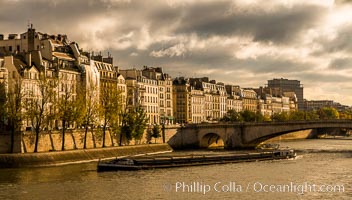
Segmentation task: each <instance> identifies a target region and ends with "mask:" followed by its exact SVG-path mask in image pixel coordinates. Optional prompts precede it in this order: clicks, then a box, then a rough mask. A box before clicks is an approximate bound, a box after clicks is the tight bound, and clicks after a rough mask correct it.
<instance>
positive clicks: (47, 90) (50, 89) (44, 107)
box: [24, 74, 56, 152]
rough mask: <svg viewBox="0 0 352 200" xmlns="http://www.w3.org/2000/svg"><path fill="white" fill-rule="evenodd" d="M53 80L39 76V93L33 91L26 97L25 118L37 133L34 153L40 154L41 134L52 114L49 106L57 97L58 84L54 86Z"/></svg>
mask: <svg viewBox="0 0 352 200" xmlns="http://www.w3.org/2000/svg"><path fill="white" fill-rule="evenodd" d="M53 83H54V82H52V81H51V80H49V79H47V78H46V77H45V75H44V74H41V75H40V76H39V80H38V81H37V85H36V86H37V89H38V90H37V93H34V91H33V90H32V89H31V90H30V91H28V92H27V94H28V95H29V96H26V100H25V103H24V105H25V106H24V107H25V116H26V117H27V119H29V121H30V122H31V125H32V127H33V129H34V131H35V136H36V137H35V145H34V152H38V141H39V136H40V132H41V131H42V130H43V129H44V127H45V126H46V125H47V124H46V123H45V122H47V121H48V120H49V119H51V116H50V115H51V114H52V113H50V110H49V104H50V103H51V100H52V99H53V97H54V95H55V91H54V88H55V87H56V84H53Z"/></svg>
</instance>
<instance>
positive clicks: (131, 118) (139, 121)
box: [120, 107, 148, 145]
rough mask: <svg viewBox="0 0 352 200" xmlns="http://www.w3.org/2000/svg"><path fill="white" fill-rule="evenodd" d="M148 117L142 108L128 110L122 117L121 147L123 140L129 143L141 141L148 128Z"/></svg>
mask: <svg viewBox="0 0 352 200" xmlns="http://www.w3.org/2000/svg"><path fill="white" fill-rule="evenodd" d="M147 122H148V117H147V115H146V113H145V111H144V109H143V108H141V107H135V108H132V109H129V110H128V109H126V111H125V112H124V113H123V115H122V126H121V132H120V145H121V144H122V141H123V139H124V138H125V140H126V141H127V142H128V143H129V141H130V140H132V139H135V140H136V141H138V140H141V138H142V136H143V133H144V130H145V128H146V126H147Z"/></svg>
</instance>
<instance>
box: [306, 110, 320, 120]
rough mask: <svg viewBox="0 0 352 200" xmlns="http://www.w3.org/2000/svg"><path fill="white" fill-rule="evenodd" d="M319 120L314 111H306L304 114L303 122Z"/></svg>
mask: <svg viewBox="0 0 352 200" xmlns="http://www.w3.org/2000/svg"><path fill="white" fill-rule="evenodd" d="M317 119H319V115H318V114H317V112H316V111H314V110H313V111H308V112H305V120H317Z"/></svg>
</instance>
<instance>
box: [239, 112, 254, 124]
mask: <svg viewBox="0 0 352 200" xmlns="http://www.w3.org/2000/svg"><path fill="white" fill-rule="evenodd" d="M241 116H242V118H243V121H245V122H255V121H256V113H255V112H253V111H250V110H244V111H242V112H241Z"/></svg>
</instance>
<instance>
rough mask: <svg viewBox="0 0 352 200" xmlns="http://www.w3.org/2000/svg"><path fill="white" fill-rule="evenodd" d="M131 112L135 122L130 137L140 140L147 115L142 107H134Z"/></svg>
mask: <svg viewBox="0 0 352 200" xmlns="http://www.w3.org/2000/svg"><path fill="white" fill-rule="evenodd" d="M132 114H133V115H134V117H133V118H134V124H135V125H134V127H135V131H134V135H132V137H133V138H134V139H135V140H141V138H142V136H143V133H144V130H145V128H146V126H147V122H148V120H149V118H148V117H147V114H146V112H145V110H144V109H143V108H142V107H136V108H135V109H134V111H133V112H132Z"/></svg>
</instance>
